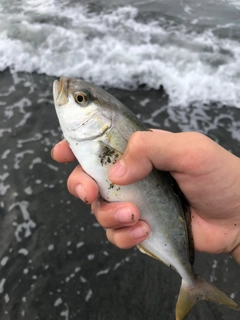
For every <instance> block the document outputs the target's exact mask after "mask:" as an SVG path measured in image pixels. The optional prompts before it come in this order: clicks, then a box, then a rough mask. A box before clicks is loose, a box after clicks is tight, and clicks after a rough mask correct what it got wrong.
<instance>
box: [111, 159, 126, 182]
mask: <svg viewBox="0 0 240 320" xmlns="http://www.w3.org/2000/svg"><path fill="white" fill-rule="evenodd" d="M126 171H127V169H126V167H125V166H124V164H123V162H122V161H121V160H120V161H119V162H117V163H116V164H115V165H114V166H113V167H112V168H111V169H110V172H109V175H111V176H115V177H119V178H120V177H122V176H124V175H125V173H126Z"/></svg>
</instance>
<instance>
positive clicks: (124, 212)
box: [116, 208, 134, 223]
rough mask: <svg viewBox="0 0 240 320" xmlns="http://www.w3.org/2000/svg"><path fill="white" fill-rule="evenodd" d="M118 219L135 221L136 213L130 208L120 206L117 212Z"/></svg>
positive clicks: (120, 220) (126, 221) (127, 221)
mask: <svg viewBox="0 0 240 320" xmlns="http://www.w3.org/2000/svg"><path fill="white" fill-rule="evenodd" d="M116 219H117V221H119V222H122V223H129V222H134V214H133V213H132V210H131V209H129V208H119V209H118V210H117V212H116Z"/></svg>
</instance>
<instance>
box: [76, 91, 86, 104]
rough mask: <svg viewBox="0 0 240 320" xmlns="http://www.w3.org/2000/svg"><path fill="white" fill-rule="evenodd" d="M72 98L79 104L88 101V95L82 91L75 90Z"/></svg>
mask: <svg viewBox="0 0 240 320" xmlns="http://www.w3.org/2000/svg"><path fill="white" fill-rule="evenodd" d="M74 99H75V101H76V102H77V103H78V104H79V105H80V106H84V105H85V104H86V103H87V102H88V96H87V94H86V93H84V92H76V93H75V94H74Z"/></svg>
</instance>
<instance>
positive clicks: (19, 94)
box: [0, 71, 240, 320]
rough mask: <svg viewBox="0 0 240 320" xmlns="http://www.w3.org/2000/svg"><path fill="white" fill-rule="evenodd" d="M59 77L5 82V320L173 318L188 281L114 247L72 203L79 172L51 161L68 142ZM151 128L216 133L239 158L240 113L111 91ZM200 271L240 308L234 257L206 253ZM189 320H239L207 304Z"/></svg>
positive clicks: (0, 298)
mask: <svg viewBox="0 0 240 320" xmlns="http://www.w3.org/2000/svg"><path fill="white" fill-rule="evenodd" d="M52 81H53V78H51V77H47V76H44V75H42V76H40V75H37V74H15V75H11V74H10V73H9V72H8V71H5V72H3V73H1V76H0V119H1V126H0V135H1V157H0V161H1V175H0V177H1V180H0V186H1V188H0V192H1V202H0V210H1V211H0V319H1V320H10V319H11V320H16V319H27V320H28V319H29V320H32V319H41V320H45V319H54V320H56V319H59V320H60V319H66V320H67V319H74V320H75V319H77V320H80V319H84V320H85V319H88V320H100V319H101V320H126V319H131V320H145V319H153V320H154V319H161V320H170V319H171V320H172V319H174V310H175V304H176V299H177V295H178V291H179V288H180V281H181V279H180V277H179V276H178V275H177V274H176V273H175V272H174V271H173V270H170V269H169V268H167V267H166V266H164V265H163V264H161V263H159V262H157V261H155V260H153V259H151V258H149V257H147V256H145V255H143V254H141V253H140V252H139V251H138V250H137V249H136V248H134V249H131V250H120V249H118V248H115V247H114V246H113V245H111V244H109V243H108V241H107V240H106V237H105V232H104V230H103V229H102V228H101V227H100V226H99V225H98V223H97V222H96V220H95V219H94V217H93V216H92V214H91V212H90V207H89V206H87V205H85V204H84V203H82V202H81V201H80V200H78V199H75V198H74V197H72V196H71V195H70V194H69V193H68V191H67V188H66V180H67V177H68V175H69V173H70V172H71V170H72V169H73V168H74V167H75V166H76V163H74V164H57V163H55V162H54V161H53V160H52V159H51V157H50V151H51V149H52V147H53V145H54V144H55V143H56V142H57V141H59V140H60V139H61V132H60V130H59V126H58V121H57V117H56V114H55V110H54V106H53V101H52ZM111 93H113V94H114V95H115V96H116V97H117V98H119V99H120V100H121V101H122V102H123V103H125V104H126V105H127V106H129V107H130V108H131V109H132V110H133V111H134V112H135V113H137V114H138V115H139V117H140V118H141V119H142V120H143V121H144V122H145V123H146V124H147V125H149V126H151V127H152V126H154V125H156V126H157V125H159V126H160V127H161V128H162V129H166V130H171V131H183V130H196V131H201V132H204V133H206V134H208V135H209V136H210V137H211V138H213V139H214V140H216V141H218V142H219V143H220V144H221V145H223V146H224V147H226V148H228V149H230V150H231V151H232V152H233V153H235V154H236V155H238V156H239V155H240V135H239V132H240V131H239V129H240V128H239V127H240V110H238V109H236V108H231V107H222V108H219V107H217V106H211V107H209V106H204V107H202V109H201V110H200V109H199V108H197V107H194V106H192V107H189V108H186V109H176V108H175V109H171V108H168V107H167V97H166V96H164V93H163V91H162V90H159V91H156V90H151V91H145V90H144V89H139V90H138V91H135V92H128V91H121V90H114V89H111ZM195 266H196V267H195V269H196V271H197V272H198V273H199V274H200V275H201V276H202V277H204V278H205V279H206V280H211V281H212V282H213V283H214V284H215V285H216V286H218V287H219V288H222V289H224V291H226V292H227V293H229V294H231V295H233V296H234V298H235V300H236V301H237V302H238V303H240V290H239V288H240V280H239V279H240V268H239V266H238V265H237V264H236V263H235V262H234V261H233V260H232V259H231V258H230V257H229V256H228V255H220V256H214V255H207V254H197V256H196V262H195ZM189 319H192V320H206V319H209V320H210V319H218V320H219V319H224V320H237V319H239V313H237V312H235V311H232V310H229V309H227V308H225V307H222V306H219V305H215V304H212V303H207V302H199V303H198V304H197V305H196V306H195V307H194V309H193V310H192V312H191V314H190V316H189Z"/></svg>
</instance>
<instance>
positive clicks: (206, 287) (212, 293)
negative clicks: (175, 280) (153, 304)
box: [176, 275, 240, 320]
mask: <svg viewBox="0 0 240 320" xmlns="http://www.w3.org/2000/svg"><path fill="white" fill-rule="evenodd" d="M198 300H207V301H213V302H217V303H220V304H223V305H225V306H227V307H229V308H232V309H235V310H238V311H240V309H239V307H238V305H237V304H236V302H235V301H233V300H232V299H231V298H230V297H229V296H228V295H227V294H226V293H224V292H223V291H221V290H219V289H218V288H216V287H215V286H213V285H212V284H210V283H209V282H207V281H205V280H204V279H202V278H200V277H199V276H198V275H195V282H194V286H191V287H190V286H188V285H187V284H186V283H185V282H184V280H182V285H181V288H180V292H179V296H178V301H177V306H176V320H184V319H185V318H186V316H187V315H188V314H189V312H190V310H191V309H192V307H193V306H194V305H195V303H196V302H197V301H198Z"/></svg>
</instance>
